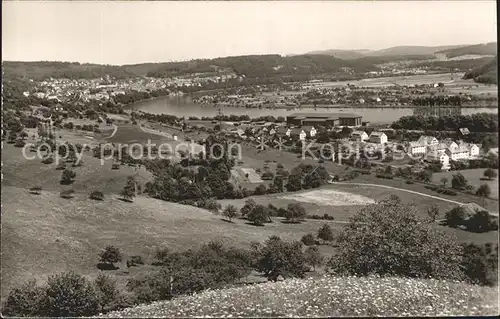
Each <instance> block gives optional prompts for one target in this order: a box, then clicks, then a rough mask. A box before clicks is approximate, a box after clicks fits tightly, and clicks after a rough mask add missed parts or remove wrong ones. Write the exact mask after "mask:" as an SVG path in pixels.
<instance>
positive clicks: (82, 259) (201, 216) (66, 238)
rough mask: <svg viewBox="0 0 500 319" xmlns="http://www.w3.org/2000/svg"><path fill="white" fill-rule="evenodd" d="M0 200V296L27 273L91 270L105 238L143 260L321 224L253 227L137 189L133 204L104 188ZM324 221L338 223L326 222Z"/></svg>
mask: <svg viewBox="0 0 500 319" xmlns="http://www.w3.org/2000/svg"><path fill="white" fill-rule="evenodd" d="M2 199H3V201H2V206H3V207H2V243H1V244H2V296H4V297H5V294H6V293H7V292H8V289H9V288H12V287H13V286H14V285H16V284H19V283H21V282H23V281H25V280H28V279H30V278H32V277H35V278H37V279H40V280H43V279H45V278H46V277H47V275H50V274H54V273H58V272H60V271H64V270H69V269H73V270H75V271H76V272H77V273H81V274H84V275H88V276H91V277H92V276H95V275H97V274H98V273H99V270H98V269H97V268H96V263H97V261H98V260H97V259H98V257H97V255H98V253H99V251H100V250H101V249H102V248H104V247H105V246H106V245H108V244H112V245H116V246H118V247H119V248H121V249H122V250H123V251H124V253H125V254H126V255H127V256H130V255H142V256H143V257H146V260H147V257H149V256H151V255H152V254H153V253H154V251H155V248H156V247H159V246H163V245H165V246H167V247H169V248H170V249H172V250H185V249H187V248H190V247H197V246H199V245H201V244H203V243H205V242H208V241H209V240H211V239H217V238H218V239H221V240H223V241H224V242H226V243H227V244H228V245H231V246H240V247H248V244H249V243H250V242H251V241H263V240H265V239H266V238H268V237H269V236H271V235H279V236H281V237H282V238H283V239H286V240H299V239H300V238H301V237H302V236H303V235H304V234H306V233H309V232H313V233H314V232H316V231H317V230H318V228H319V227H320V226H321V225H322V224H323V223H325V221H312V220H311V221H307V222H305V223H302V224H284V223H281V222H279V221H278V220H276V221H275V222H274V223H272V224H266V226H265V227H257V226H253V225H249V224H246V221H244V220H239V219H237V220H235V221H234V222H233V223H228V222H226V221H223V220H221V216H216V215H213V214H212V213H209V212H208V211H206V210H202V209H198V208H195V207H192V206H184V205H178V204H174V203H168V202H164V201H159V200H155V199H151V198H146V197H141V196H139V197H138V198H136V199H135V200H134V202H133V203H126V202H123V201H121V200H120V199H118V197H117V196H116V195H112V194H109V195H107V196H106V198H105V200H104V201H102V202H99V201H92V200H89V199H87V195H86V194H76V197H75V198H73V199H70V200H68V199H63V198H61V197H59V192H49V191H42V194H41V195H33V194H30V193H29V192H28V191H26V190H24V189H21V188H17V187H11V186H5V185H3V187H2ZM332 227H334V229H335V228H337V227H339V226H338V225H336V224H333V223H332ZM328 248H329V247H328V246H324V247H323V248H322V249H326V251H323V252H324V253H326V254H328V253H329V252H328ZM330 253H331V252H330ZM121 268H122V269H124V268H125V267H124V264H123V265H121ZM116 275H117V276H118V275H120V276H122V277H123V276H125V277H126V276H127V275H123V274H121V273H117V274H116ZM125 279H126V278H123V280H125Z"/></svg>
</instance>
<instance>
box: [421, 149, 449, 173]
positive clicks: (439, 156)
mask: <svg viewBox="0 0 500 319" xmlns="http://www.w3.org/2000/svg"><path fill="white" fill-rule="evenodd" d="M426 159H427V161H430V162H437V161H439V162H440V163H441V164H442V166H441V169H442V170H448V169H449V168H450V157H449V156H448V155H447V154H446V153H445V152H438V151H432V152H429V153H427V156H426Z"/></svg>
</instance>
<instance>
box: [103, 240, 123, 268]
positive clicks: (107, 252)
mask: <svg viewBox="0 0 500 319" xmlns="http://www.w3.org/2000/svg"><path fill="white" fill-rule="evenodd" d="M99 260H100V262H103V263H107V264H111V265H113V264H114V263H117V262H120V261H122V253H121V251H120V249H119V248H117V247H115V246H111V245H109V246H106V248H104V249H103V250H102V251H101V252H100V253H99Z"/></svg>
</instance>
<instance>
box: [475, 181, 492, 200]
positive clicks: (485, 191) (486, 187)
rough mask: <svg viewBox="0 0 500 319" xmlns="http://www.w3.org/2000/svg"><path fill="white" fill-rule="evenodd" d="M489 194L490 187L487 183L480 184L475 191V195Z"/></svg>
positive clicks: (483, 195)
mask: <svg viewBox="0 0 500 319" xmlns="http://www.w3.org/2000/svg"><path fill="white" fill-rule="evenodd" d="M490 195H491V188H490V186H489V185H488V184H482V185H481V186H479V188H478V189H477V191H476V196H480V197H489V196H490Z"/></svg>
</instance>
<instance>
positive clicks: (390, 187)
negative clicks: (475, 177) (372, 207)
mask: <svg viewBox="0 0 500 319" xmlns="http://www.w3.org/2000/svg"><path fill="white" fill-rule="evenodd" d="M329 183H330V184H344V185H356V186H371V187H384V188H389V189H395V190H398V191H402V192H407V193H413V194H417V195H421V196H425V197H430V198H434V199H438V200H442V201H445V202H450V203H454V204H457V205H464V204H467V203H463V202H458V201H455V200H451V199H447V198H442V197H439V196H434V195H429V194H425V193H420V192H416V191H412V190H409V189H404V188H398V187H393V186H387V185H379V184H370V183H344V182H329ZM490 214H491V215H494V216H498V213H497V212H490Z"/></svg>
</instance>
